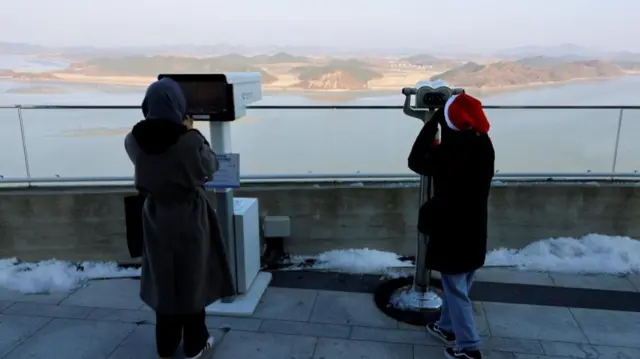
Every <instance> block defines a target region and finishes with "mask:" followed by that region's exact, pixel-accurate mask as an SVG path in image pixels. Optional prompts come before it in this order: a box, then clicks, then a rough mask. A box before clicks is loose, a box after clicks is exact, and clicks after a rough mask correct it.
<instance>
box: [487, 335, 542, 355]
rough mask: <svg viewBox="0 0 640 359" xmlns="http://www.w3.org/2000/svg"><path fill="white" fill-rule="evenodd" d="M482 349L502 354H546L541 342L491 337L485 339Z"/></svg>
mask: <svg viewBox="0 0 640 359" xmlns="http://www.w3.org/2000/svg"><path fill="white" fill-rule="evenodd" d="M482 347H483V349H484V350H495V351H501V352H513V353H525V354H545V351H544V349H543V347H542V344H541V343H540V341H538V340H530V339H517V338H501V337H491V338H488V339H485V341H484V343H483V345H482Z"/></svg>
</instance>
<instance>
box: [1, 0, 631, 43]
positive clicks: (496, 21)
mask: <svg viewBox="0 0 640 359" xmlns="http://www.w3.org/2000/svg"><path fill="white" fill-rule="evenodd" d="M639 17H640V0H439V1H436V0H431V1H429V0H422V1H420V0H418V1H415V0H414V1H404V2H403V1H398V0H395V1H392V0H57V1H56V0H2V4H1V5H0V41H11V42H29V43H35V44H43V45H55V46H60V45H62V46H80V45H94V46H131V45H175V44H194V45H215V44H217V43H222V42H224V43H228V44H231V45H245V46H255V45H282V46H328V47H337V48H359V49H360V48H362V49H364V48H383V49H384V48H394V47H409V48H422V49H429V48H438V49H441V50H444V51H477V50H497V49H504V48H510V47H517V46H524V45H555V44H561V43H575V44H578V45H583V46H588V47H593V48H598V49H603V50H629V51H640V36H639V35H640V21H638V20H637V19H638V18H639ZM634 24H635V25H634Z"/></svg>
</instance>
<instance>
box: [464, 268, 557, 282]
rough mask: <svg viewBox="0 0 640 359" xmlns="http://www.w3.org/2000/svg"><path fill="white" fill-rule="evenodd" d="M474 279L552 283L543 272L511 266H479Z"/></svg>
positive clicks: (481, 280)
mask: <svg viewBox="0 0 640 359" xmlns="http://www.w3.org/2000/svg"><path fill="white" fill-rule="evenodd" d="M475 280H476V281H479V282H493V283H513V284H532V285H547V286H552V285H554V284H553V281H552V280H551V277H549V274H547V273H545V272H526V271H521V270H517V269H513V268H492V267H486V268H481V269H480V270H478V271H477V272H476V275H475Z"/></svg>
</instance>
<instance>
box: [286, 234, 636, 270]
mask: <svg viewBox="0 0 640 359" xmlns="http://www.w3.org/2000/svg"><path fill="white" fill-rule="evenodd" d="M311 258H313V257H296V258H292V263H294V264H295V263H302V261H303V260H302V259H304V260H309V259H311ZM315 259H316V260H317V261H316V263H315V264H313V265H311V266H309V267H306V268H305V267H299V268H297V269H317V270H332V271H341V272H348V273H368V274H383V275H384V276H385V277H388V278H398V277H403V276H407V275H410V272H407V271H398V270H397V269H398V268H406V267H410V266H412V264H411V262H409V261H402V260H400V259H399V257H398V255H397V254H395V253H391V252H383V251H378V250H372V249H366V248H365V249H345V250H333V251H329V252H325V253H322V254H320V255H318V256H317V257H315ZM485 265H486V266H487V267H513V268H517V269H520V270H527V271H547V272H563V273H576V274H630V273H640V241H638V240H635V239H632V238H629V237H616V236H605V235H600V234H589V235H586V236H584V237H582V238H550V239H543V240H540V241H537V242H534V243H531V244H530V245H528V246H526V247H524V248H522V249H520V250H515V249H507V248H501V249H497V250H494V251H491V252H489V253H487V259H486V264H485Z"/></svg>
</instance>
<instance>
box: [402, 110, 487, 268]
mask: <svg viewBox="0 0 640 359" xmlns="http://www.w3.org/2000/svg"><path fill="white" fill-rule="evenodd" d="M437 123H440V124H441V126H440V127H441V128H442V136H441V137H442V138H441V144H439V145H434V138H435V135H436V133H437V131H438V129H437V126H436V124H437ZM494 161H495V153H494V149H493V144H492V143H491V139H490V138H489V136H488V135H486V134H478V133H476V132H474V131H470V130H468V131H453V130H451V129H449V128H448V127H447V126H446V124H445V122H444V114H443V111H442V110H438V111H436V113H435V114H434V115H433V118H432V120H431V121H430V122H429V123H427V124H426V125H425V126H424V128H423V129H422V130H421V131H420V134H419V135H418V138H417V139H416V141H415V143H414V145H413V148H412V149H411V153H410V154H409V159H408V162H409V168H410V169H411V170H412V171H414V172H416V173H418V174H420V175H423V176H432V178H433V180H432V181H433V182H432V185H433V198H432V199H431V200H430V201H428V202H427V203H425V204H424V205H423V206H422V208H420V215H419V224H418V228H419V230H420V231H421V232H422V233H424V234H426V235H428V236H429V242H428V245H427V260H426V266H427V268H429V269H433V270H436V271H439V272H441V273H444V274H459V273H466V272H470V271H473V270H476V269H478V268H480V267H482V266H483V265H484V259H485V255H486V251H487V219H488V218H487V217H488V215H487V205H488V199H489V189H490V187H491V180H492V178H493V174H494Z"/></svg>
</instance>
